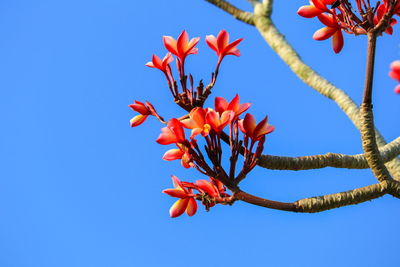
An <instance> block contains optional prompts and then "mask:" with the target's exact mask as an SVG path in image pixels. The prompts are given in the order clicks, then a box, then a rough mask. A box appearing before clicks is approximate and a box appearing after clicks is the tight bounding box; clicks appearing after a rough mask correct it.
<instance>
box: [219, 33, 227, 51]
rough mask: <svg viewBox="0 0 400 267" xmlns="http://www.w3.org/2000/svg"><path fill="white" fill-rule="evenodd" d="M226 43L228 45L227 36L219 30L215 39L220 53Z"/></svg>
mask: <svg viewBox="0 0 400 267" xmlns="http://www.w3.org/2000/svg"><path fill="white" fill-rule="evenodd" d="M228 43H229V34H228V33H227V32H226V31H225V30H221V31H220V32H219V33H218V37H217V45H218V50H219V51H220V52H222V51H223V50H224V48H225V47H226V46H227V45H228Z"/></svg>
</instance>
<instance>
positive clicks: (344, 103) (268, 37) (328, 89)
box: [253, 0, 400, 180]
mask: <svg viewBox="0 0 400 267" xmlns="http://www.w3.org/2000/svg"><path fill="white" fill-rule="evenodd" d="M270 4H271V2H270V1H268V0H266V1H265V0H264V4H261V3H260V4H257V5H256V6H255V8H254V17H253V18H254V23H255V26H256V28H257V29H258V30H259V32H260V34H261V35H262V36H263V38H264V39H265V41H266V42H267V43H268V44H269V45H270V46H271V48H272V49H273V50H274V51H275V52H276V53H277V54H278V55H279V56H280V57H281V59H282V60H283V61H284V62H285V63H286V64H287V65H288V66H289V67H290V68H291V70H292V71H293V72H294V73H295V74H296V75H297V76H298V77H299V78H300V79H301V80H302V81H303V82H305V83H306V84H307V85H309V86H310V87H312V88H313V89H314V90H316V91H317V92H319V93H320V94H322V95H324V96H326V97H328V98H329V99H331V100H333V101H335V102H336V104H337V105H338V106H339V107H340V108H341V109H342V110H343V111H344V112H345V114H346V115H347V116H348V117H349V118H350V120H351V121H352V122H353V124H354V125H355V126H356V127H357V128H358V129H360V128H361V124H360V121H359V109H358V107H357V105H356V104H355V102H354V101H353V100H352V99H351V98H350V97H349V96H348V95H347V94H346V93H345V92H344V91H342V90H340V89H339V88H337V87H335V86H334V85H333V84H331V83H330V82H328V81H327V80H326V79H324V78H323V77H321V76H320V75H319V74H317V73H316V72H315V71H314V70H313V69H311V68H310V67H309V66H308V65H306V64H305V63H304V62H303V61H302V60H301V58H300V56H299V55H298V54H297V53H296V51H295V50H294V49H293V47H292V46H291V45H290V44H289V43H288V42H287V41H286V40H285V38H284V36H283V35H282V34H281V33H280V32H279V31H278V29H277V28H276V27H275V25H274V24H273V22H272V20H271V19H270V15H271V8H270ZM375 131H376V141H377V145H378V146H383V145H385V144H386V142H385V140H384V139H383V137H382V135H381V134H380V133H379V132H378V131H377V130H376V129H375ZM386 166H387V167H388V169H389V171H390V173H391V174H392V176H393V177H394V178H395V179H396V180H400V160H399V159H398V158H395V159H393V160H392V161H390V162H387V163H386Z"/></svg>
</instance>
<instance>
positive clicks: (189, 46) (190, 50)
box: [163, 31, 200, 65]
mask: <svg viewBox="0 0 400 267" xmlns="http://www.w3.org/2000/svg"><path fill="white" fill-rule="evenodd" d="M163 39H164V45H165V48H167V50H168V51H169V52H171V53H172V54H174V55H175V56H177V57H178V58H179V60H180V61H181V64H182V65H183V64H184V62H185V58H186V57H187V56H188V55H190V54H197V52H198V49H197V48H195V46H196V45H197V43H198V42H199V41H200V37H196V38H193V39H191V40H190V41H189V36H188V34H187V32H186V31H183V32H182V33H181V34H180V35H179V37H178V40H175V39H174V38H172V37H171V36H164V38H163Z"/></svg>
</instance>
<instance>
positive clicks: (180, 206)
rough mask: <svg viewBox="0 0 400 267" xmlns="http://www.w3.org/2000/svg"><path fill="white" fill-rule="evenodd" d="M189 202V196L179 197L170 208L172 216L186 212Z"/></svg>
mask: <svg viewBox="0 0 400 267" xmlns="http://www.w3.org/2000/svg"><path fill="white" fill-rule="evenodd" d="M188 203H189V198H184V199H179V200H177V201H176V202H175V203H174V204H173V205H172V206H171V208H170V209H169V215H170V216H171V217H172V218H175V217H178V216H181V215H182V214H183V213H184V212H185V210H186V208H187V205H188Z"/></svg>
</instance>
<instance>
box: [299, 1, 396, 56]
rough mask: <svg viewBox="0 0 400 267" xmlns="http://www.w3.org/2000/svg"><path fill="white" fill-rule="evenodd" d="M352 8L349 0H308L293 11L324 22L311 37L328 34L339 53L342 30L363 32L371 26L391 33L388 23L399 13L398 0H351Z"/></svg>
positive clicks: (341, 46)
mask: <svg viewBox="0 0 400 267" xmlns="http://www.w3.org/2000/svg"><path fill="white" fill-rule="evenodd" d="M355 5H356V9H357V11H356V9H355V8H354V7H353V6H352V4H351V3H350V2H349V0H310V5H307V6H302V7H300V8H299V10H298V11H297V13H298V14H299V15H300V16H302V17H305V18H314V17H318V19H319V20H320V21H321V22H322V24H324V25H325V27H324V28H321V29H319V30H317V31H316V32H315V33H314V35H313V39H314V40H318V41H320V40H326V39H329V38H330V37H332V47H333V51H334V52H335V53H339V52H340V51H341V50H342V48H343V45H344V40H343V34H342V31H344V32H346V33H348V34H355V35H359V34H367V33H368V32H369V31H371V30H378V31H379V33H382V32H385V33H387V34H392V33H393V28H392V26H393V25H394V24H396V23H397V21H396V20H395V19H394V18H392V17H393V16H394V15H400V0H383V1H382V2H379V1H378V2H376V4H375V5H371V3H370V0H355Z"/></svg>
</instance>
